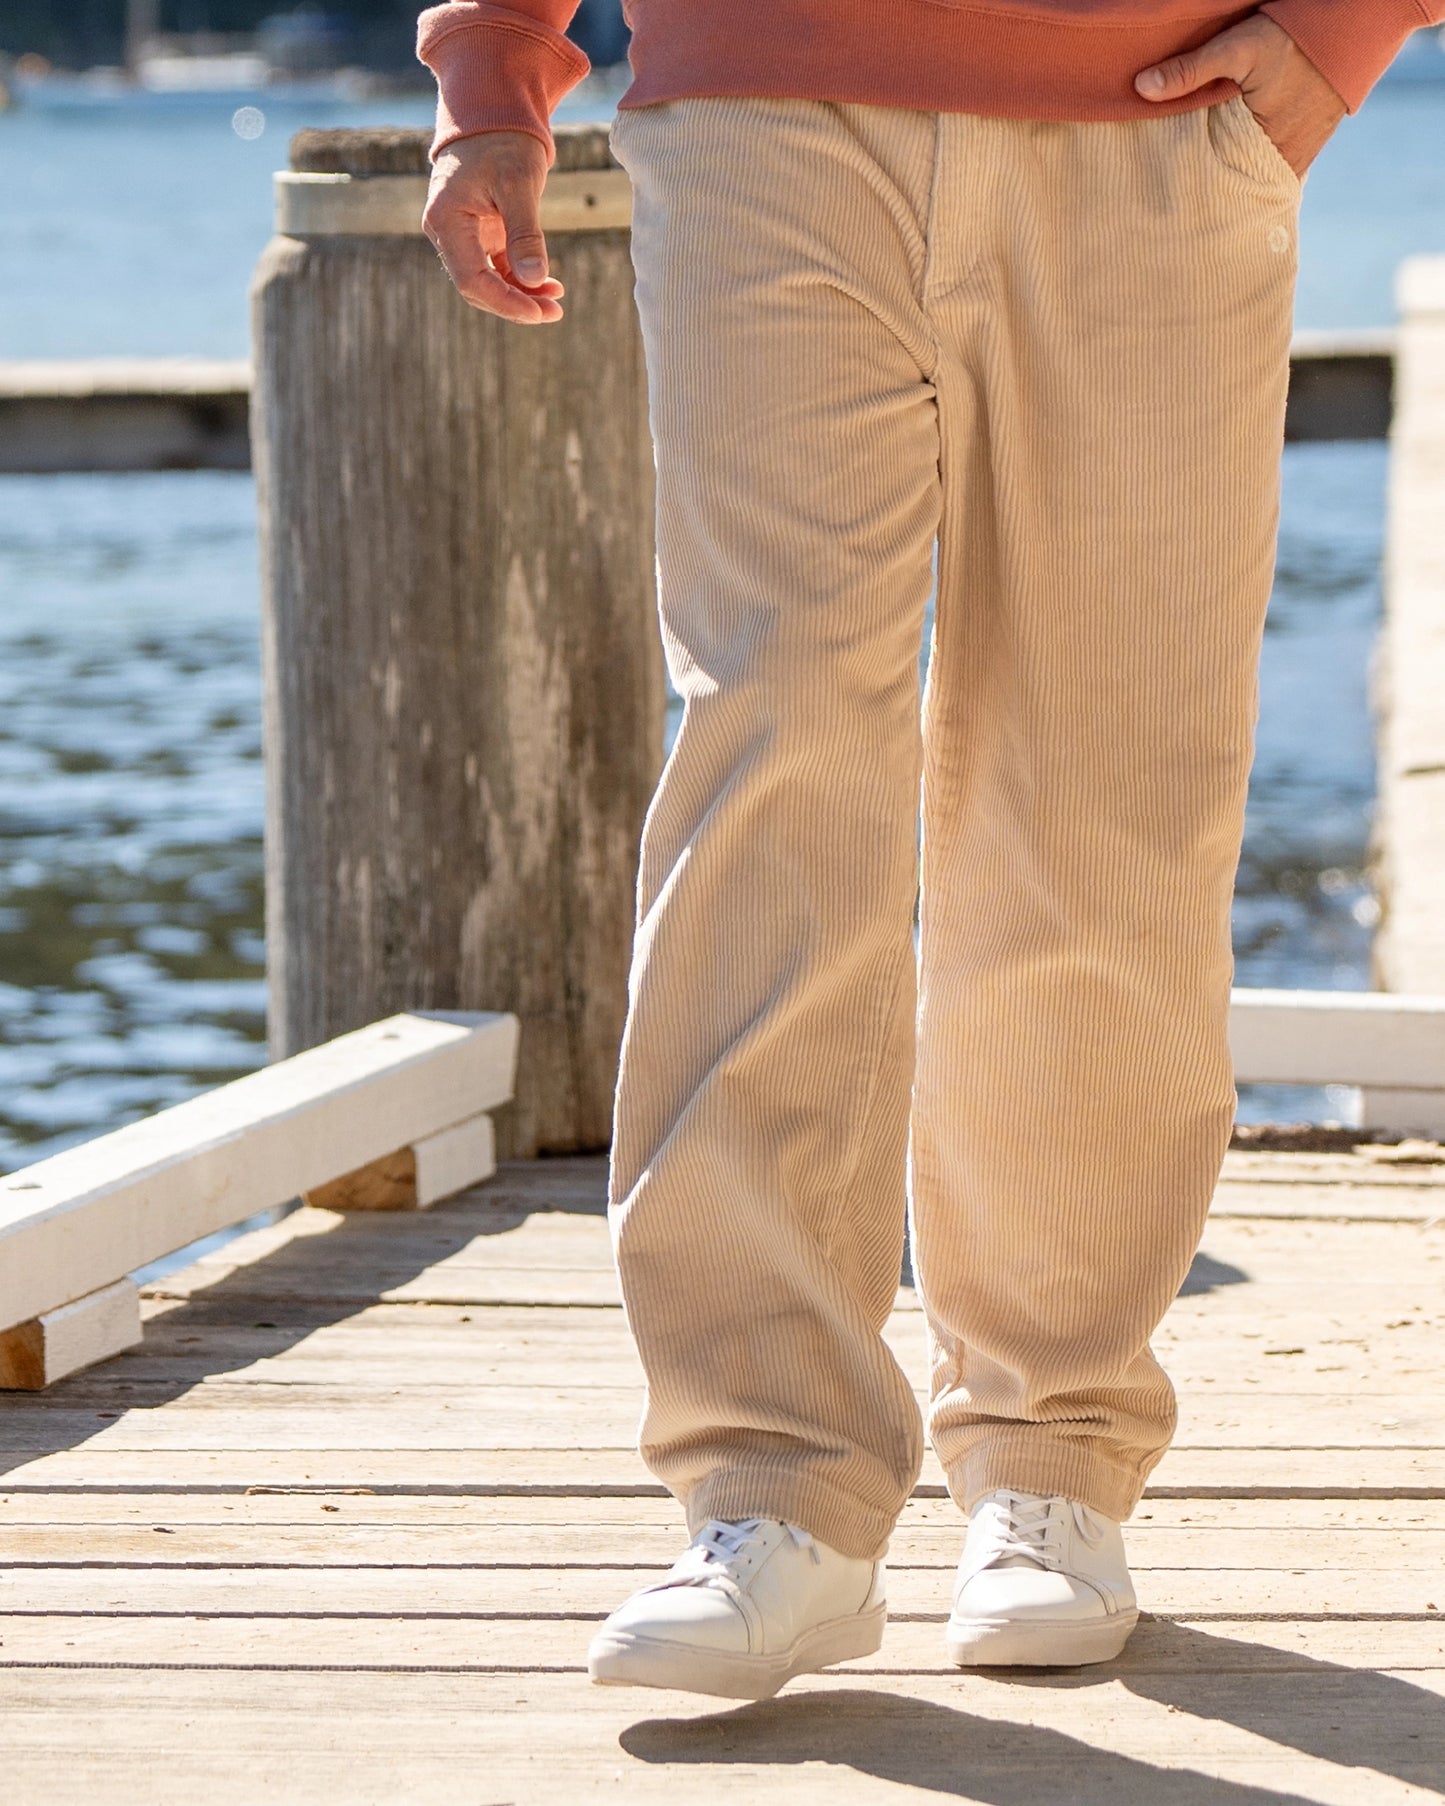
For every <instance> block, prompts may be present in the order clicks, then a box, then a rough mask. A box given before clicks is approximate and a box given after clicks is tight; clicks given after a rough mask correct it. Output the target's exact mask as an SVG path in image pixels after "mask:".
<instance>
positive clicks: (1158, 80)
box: [1134, 20, 1259, 100]
mask: <svg viewBox="0 0 1445 1806" xmlns="http://www.w3.org/2000/svg"><path fill="white" fill-rule="evenodd" d="M1251 24H1252V21H1250V20H1245V21H1244V22H1243V23H1242V24H1241V25H1234V26H1231V27H1230V29H1229V30H1228V31H1221V32H1220V33H1219V34H1218V36H1217V37H1213V38H1210V40H1209V41H1208V43H1206V44H1201V45H1200V46H1199V48H1198V49H1197V50H1185V51H1181V52H1180V54H1179V55H1178V56H1171V57H1166V58H1165V60H1164V61H1163V62H1162V63H1155V64H1154V65H1153V67H1152V68H1149V69H1141V70H1140V72H1139V74H1138V75H1136V76H1135V77H1134V87H1135V89H1136V90H1137V91H1138V92H1139V93H1140V94H1142V95H1143V97H1144V99H1145V100H1179V99H1181V98H1182V97H1183V96H1184V95H1186V94H1193V93H1196V92H1197V91H1198V90H1199V89H1200V88H1207V87H1208V86H1209V84H1210V82H1216V81H1232V82H1239V83H1241V84H1243V83H1244V82H1245V81H1246V80H1247V79H1248V77H1249V76H1250V74H1251V73H1252V71H1253V69H1254V66H1255V62H1256V60H1257V53H1258V49H1259V45H1258V42H1257V40H1256V35H1255V33H1254V32H1253V30H1251V29H1250V26H1251Z"/></svg>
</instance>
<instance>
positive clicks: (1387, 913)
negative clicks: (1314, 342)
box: [1364, 257, 1445, 1135]
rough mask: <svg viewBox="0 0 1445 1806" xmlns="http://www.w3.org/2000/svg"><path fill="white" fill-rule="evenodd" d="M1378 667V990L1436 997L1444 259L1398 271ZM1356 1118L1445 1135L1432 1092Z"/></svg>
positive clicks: (1444, 697) (1442, 855)
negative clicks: (1393, 417) (1381, 912)
mask: <svg viewBox="0 0 1445 1806" xmlns="http://www.w3.org/2000/svg"><path fill="white" fill-rule="evenodd" d="M1399 301H1400V331H1399V337H1398V341H1397V343H1398V350H1397V354H1396V369H1395V419H1394V426H1393V429H1392V431H1391V436H1390V437H1391V456H1390V509H1389V528H1388V533H1387V540H1386V553H1385V618H1384V625H1383V629H1382V632H1383V640H1382V645H1381V650H1380V658H1379V663H1378V667H1377V669H1378V672H1379V677H1380V684H1379V694H1378V697H1377V709H1378V714H1379V773H1380V776H1379V799H1380V800H1379V809H1378V813H1377V820H1376V829H1375V857H1376V864H1377V888H1378V890H1379V893H1380V900H1381V903H1382V905H1383V912H1384V913H1383V915H1382V918H1381V922H1380V929H1379V933H1378V935H1377V936H1376V940H1375V974H1376V979H1377V981H1378V983H1379V985H1380V988H1381V989H1382V990H1387V991H1410V992H1428V993H1431V994H1433V995H1435V996H1442V995H1445V532H1442V531H1441V524H1440V523H1441V515H1442V512H1445V258H1442V257H1417V258H1411V259H1410V260H1409V261H1408V262H1407V263H1405V264H1404V265H1403V266H1402V267H1401V271H1400V281H1399ZM1364 1110H1365V1121H1366V1122H1367V1123H1381V1124H1388V1125H1389V1126H1392V1127H1396V1128H1407V1129H1416V1130H1423V1131H1425V1132H1427V1133H1431V1134H1435V1135H1445V1098H1442V1096H1441V1094H1440V1093H1439V1092H1438V1091H1436V1092H1433V1093H1432V1092H1424V1091H1421V1092H1418V1093H1416V1092H1411V1091H1386V1090H1380V1089H1374V1090H1366V1091H1365V1093H1364Z"/></svg>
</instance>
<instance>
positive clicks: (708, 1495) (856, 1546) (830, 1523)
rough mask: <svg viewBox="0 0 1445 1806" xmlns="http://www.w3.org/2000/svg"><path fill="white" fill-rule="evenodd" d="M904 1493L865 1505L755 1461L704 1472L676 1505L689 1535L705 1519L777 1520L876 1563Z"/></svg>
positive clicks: (809, 1477)
mask: <svg viewBox="0 0 1445 1806" xmlns="http://www.w3.org/2000/svg"><path fill="white" fill-rule="evenodd" d="M909 1490H911V1488H910V1489H909ZM906 1497H907V1494H906V1493H905V1494H903V1495H902V1496H900V1497H899V1499H898V1501H897V1502H896V1504H892V1505H890V1506H876V1505H869V1504H866V1503H865V1502H864V1501H862V1500H861V1499H857V1498H855V1497H853V1496H852V1495H851V1494H849V1493H844V1492H840V1491H839V1490H838V1488H837V1487H835V1486H832V1485H830V1484H829V1483H828V1482H827V1481H826V1480H821V1479H819V1478H818V1476H817V1475H816V1474H808V1473H799V1472H796V1471H794V1472H791V1473H790V1472H787V1471H786V1470H783V1469H780V1468H778V1467H776V1466H769V1465H759V1466H754V1467H735V1468H726V1469H722V1470H719V1471H718V1472H715V1473H712V1474H709V1475H708V1477H707V1478H706V1479H705V1480H703V1481H701V1482H700V1483H699V1484H698V1485H697V1486H695V1487H693V1489H692V1490H691V1491H690V1492H689V1493H688V1494H687V1496H686V1497H685V1498H684V1499H683V1500H682V1507H683V1510H684V1511H685V1512H686V1513H687V1530H688V1535H689V1536H696V1535H697V1533H698V1531H699V1530H701V1529H702V1527H703V1525H704V1524H705V1523H706V1522H707V1521H708V1519H709V1518H722V1519H723V1520H724V1521H725V1522H727V1523H736V1522H737V1521H738V1520H740V1519H742V1518H781V1519H782V1521H783V1522H784V1523H785V1524H797V1525H798V1526H799V1528H800V1529H803V1530H806V1531H807V1532H808V1534H809V1535H810V1536H815V1537H817V1539H818V1541H819V1542H820V1543H826V1544H827V1545H828V1547H829V1548H830V1549H836V1550H837V1551H838V1553H839V1554H840V1555H847V1556H851V1557H852V1558H853V1559H855V1560H857V1561H880V1560H881V1559H882V1557H883V1553H884V1551H885V1550H886V1549H887V1547H888V1539H889V1537H890V1536H891V1535H892V1534H893V1527H894V1525H895V1524H896V1523H897V1522H898V1514H899V1512H900V1511H902V1509H903V1505H904V1501H905V1499H906Z"/></svg>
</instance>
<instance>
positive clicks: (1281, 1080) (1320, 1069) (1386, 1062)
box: [1229, 990, 1445, 1126]
mask: <svg viewBox="0 0 1445 1806" xmlns="http://www.w3.org/2000/svg"><path fill="white" fill-rule="evenodd" d="M1229 1042H1230V1050H1231V1053H1232V1054H1233V1058H1234V1070H1235V1077H1236V1079H1238V1081H1239V1082H1240V1083H1241V1084H1250V1085H1375V1086H1383V1087H1400V1088H1405V1089H1410V1090H1419V1091H1430V1090H1435V1089H1440V1090H1445V996H1433V995H1431V996H1409V997H1404V996H1395V995H1393V994H1390V993H1386V992H1381V991H1268V990H1236V991H1235V992H1234V994H1233V997H1232V1001H1231V1009H1230V1018H1229ZM1406 1126H1408V1125H1406Z"/></svg>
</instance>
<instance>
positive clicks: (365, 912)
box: [253, 127, 664, 1154]
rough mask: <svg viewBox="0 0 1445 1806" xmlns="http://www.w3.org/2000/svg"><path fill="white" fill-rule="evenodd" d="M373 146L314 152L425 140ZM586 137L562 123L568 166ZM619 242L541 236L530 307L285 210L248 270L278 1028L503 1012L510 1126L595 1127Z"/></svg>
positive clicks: (630, 558) (625, 324)
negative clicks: (296, 232) (469, 290)
mask: <svg viewBox="0 0 1445 1806" xmlns="http://www.w3.org/2000/svg"><path fill="white" fill-rule="evenodd" d="M308 144H309V149H303V150H302V151H301V152H299V153H298V155H300V158H301V161H302V162H303V163H304V164H306V166H308V167H314V166H315V164H316V162H317V161H318V160H320V161H325V160H326V159H325V157H323V156H322V155H321V150H320V141H319V140H317V139H316V138H315V136H314V135H313V136H312V138H311V139H309V140H308ZM369 144H370V138H369V135H366V134H356V133H351V134H347V135H346V136H344V137H338V138H335V139H333V140H332V141H331V148H332V151H333V155H332V156H331V159H330V161H331V162H332V164H333V165H339V166H341V167H344V168H346V169H348V170H350V171H352V172H354V173H358V174H365V173H386V172H387V171H391V172H393V173H397V172H398V170H397V165H398V164H402V165H405V167H406V169H410V168H411V167H412V166H413V164H414V161H415V156H416V145H415V134H412V135H411V136H410V139H408V138H406V137H405V136H403V135H394V137H393V139H392V140H388V141H387V142H386V143H378V144H377V145H376V146H374V147H372V148H371V149H368V145H369ZM377 161H380V162H381V163H382V164H384V165H385V166H386V168H385V169H384V170H379V171H373V170H371V169H370V167H369V166H370V164H371V163H374V162H377ZM609 162H610V156H609V152H608V146H607V134H606V131H605V129H604V128H600V127H587V128H578V129H575V130H573V131H571V132H570V133H569V132H567V131H560V132H559V135H558V161H557V167H558V168H561V169H566V168H573V169H576V168H589V167H591V168H601V167H604V166H606V165H607V164H608V163H609ZM400 173H405V171H404V170H402V171H400ZM629 242H630V241H629V234H628V233H627V232H626V231H624V230H612V231H586V232H575V233H566V232H563V233H557V234H555V235H554V236H553V237H552V239H551V244H550V250H551V258H552V264H553V269H554V273H555V274H557V275H558V276H559V277H560V278H561V279H562V281H563V282H564V283H565V285H566V290H567V299H566V318H565V319H564V320H563V321H562V322H560V323H559V324H556V325H550V326H546V327H541V328H534V329H524V328H521V327H517V326H515V325H512V324H509V323H506V322H503V321H501V320H498V319H496V318H494V317H492V316H488V315H483V314H480V313H477V312H474V311H473V310H471V309H469V308H468V307H467V306H466V305H465V304H464V303H463V302H462V301H461V300H460V299H459V298H458V296H457V295H456V294H455V292H454V291H453V290H452V288H451V286H450V284H449V282H448V281H447V278H446V275H445V273H444V272H443V270H442V268H441V265H440V264H439V262H438V260H437V257H436V254H435V252H434V251H433V250H432V248H431V246H430V245H429V244H428V243H427V242H426V241H425V240H423V239H419V238H418V239H408V238H357V237H340V238H318V239H313V240H304V241H303V240H301V239H296V238H285V237H278V238H276V239H274V240H273V241H272V243H271V244H270V246H269V247H268V248H267V250H266V252H265V254H264V255H263V257H262V260H261V263H260V266H259V268H258V271H257V274H256V278H255V282H254V285H253V323H254V340H255V346H256V364H257V375H256V385H255V392H254V398H253V444H254V447H255V464H256V474H257V484H258V495H259V502H260V511H261V544H262V577H263V594H264V662H265V695H266V704H265V721H266V728H265V731H266V747H267V767H268V772H269V774H270V779H269V791H268V834H267V849H268V868H267V931H268V957H269V960H270V966H271V1021H272V1025H273V1038H274V1044H275V1048H276V1050H277V1051H278V1052H283V1053H284V1052H291V1051H294V1050H295V1049H297V1048H301V1047H306V1046H310V1045H312V1044H313V1043H315V1042H317V1041H321V1040H324V1039H326V1038H327V1037H328V1036H330V1035H334V1034H335V1033H337V1032H338V1030H340V1029H341V1028H345V1027H351V1026H354V1025H355V1024H356V1023H357V1022H358V1021H362V1020H367V1019H369V1018H371V1017H373V1016H376V1015H378V1014H386V1013H388V1012H389V1011H390V1010H391V1009H393V1008H395V1007H399V1006H400V1004H401V1001H402V1000H405V1004H406V1006H407V1007H412V1008H415V1007H425V1006H432V1007H448V1008H455V1007H471V1005H472V1003H473V1001H474V1000H479V999H486V1000H487V1007H489V1008H501V1009H508V1010H511V1011H513V1012H515V1014H516V1015H517V1016H518V1017H519V1018H520V1019H521V1023H522V1032H521V1052H520V1062H519V1068H518V1074H517V1087H516V1100H517V1101H516V1102H515V1103H514V1104H513V1105H512V1106H510V1107H509V1109H507V1110H504V1111H500V1112H499V1113H498V1117H497V1130H498V1148H499V1151H501V1152H503V1153H505V1152H509V1151H510V1152H513V1153H518V1152H520V1153H524V1154H530V1153H532V1152H534V1151H536V1150H538V1149H547V1150H564V1149H576V1148H597V1147H603V1146H605V1145H606V1143H607V1141H608V1139H609V1135H610V1124H611V1099H612V1086H613V1077H614V1072H615V1065H616V1056H617V1048H618V1043H619V1040H620V1036H621V1029H622V1019H623V1014H624V1010H625V1005H626V981H627V967H628V959H629V953H630V947H631V938H632V927H633V909H634V884H635V875H636V865H637V847H638V840H639V836H640V831H641V824H642V817H643V813H644V811H645V809H646V805H647V802H648V800H649V798H650V796H651V793H652V789H653V786H654V783H655V780H656V778H657V774H658V771H659V769H660V765H661V757H662V722H663V695H664V691H663V675H662V657H661V647H660V640H659V636H658V633H657V628H656V623H655V602H654V584H653V563H654V554H653V463H652V445H651V439H650V436H649V431H648V422H647V399H646V378H645V373H644V368H643V362H642V348H641V338H640V333H639V331H638V327H637V321H636V315H635V309H634V306H633V299H632V271H631V264H630V255H629Z"/></svg>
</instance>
